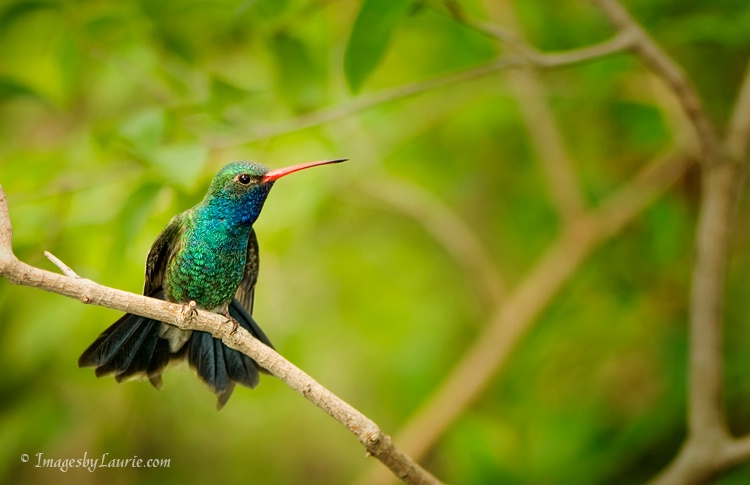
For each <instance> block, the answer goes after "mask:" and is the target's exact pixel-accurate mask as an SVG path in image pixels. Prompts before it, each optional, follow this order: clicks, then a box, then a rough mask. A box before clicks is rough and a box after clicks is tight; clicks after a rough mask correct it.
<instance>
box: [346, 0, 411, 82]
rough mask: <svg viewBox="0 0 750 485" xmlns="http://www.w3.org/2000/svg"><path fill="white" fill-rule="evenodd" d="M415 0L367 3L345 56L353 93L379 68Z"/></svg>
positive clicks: (356, 23) (347, 73)
mask: <svg viewBox="0 0 750 485" xmlns="http://www.w3.org/2000/svg"><path fill="white" fill-rule="evenodd" d="M412 3H413V2H412V0H365V1H364V3H363V4H362V9H361V10H360V11H359V15H358V16H357V20H356V21H355V22H354V27H353V28H352V33H351V35H350V36H349V43H348V44H347V45H346V53H345V54H344V73H345V74H346V80H347V82H348V83H349V87H350V89H351V90H352V91H353V92H357V91H359V89H360V88H361V87H362V85H363V84H364V82H365V80H366V79H367V77H368V76H370V74H372V72H373V71H374V70H375V68H376V67H378V64H379V63H380V61H381V60H382V58H383V55H384V54H385V49H386V47H388V42H389V41H390V39H391V35H392V34H393V29H395V28H396V25H397V24H398V21H399V20H400V19H401V17H402V16H403V15H404V13H406V11H407V10H408V8H409V7H410V6H411V4H412Z"/></svg>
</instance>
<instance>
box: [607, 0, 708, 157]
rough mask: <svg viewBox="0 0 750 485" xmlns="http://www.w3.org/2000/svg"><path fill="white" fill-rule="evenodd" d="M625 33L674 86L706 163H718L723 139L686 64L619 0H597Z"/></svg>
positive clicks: (646, 61) (650, 65)
mask: <svg viewBox="0 0 750 485" xmlns="http://www.w3.org/2000/svg"><path fill="white" fill-rule="evenodd" d="M594 1H595V2H596V3H597V4H598V5H599V7H600V8H601V9H602V11H603V12H604V13H605V15H606V16H607V17H608V18H609V20H610V21H611V22H612V24H613V25H614V26H615V27H616V28H617V29H618V30H619V31H620V33H621V34H624V35H627V36H629V37H630V40H631V44H630V47H631V49H632V50H633V52H635V54H636V55H637V56H638V57H639V58H640V59H641V61H643V63H644V64H645V65H646V66H647V67H648V68H649V69H651V70H652V71H653V72H654V73H655V74H656V75H657V76H659V77H660V78H662V79H663V80H664V81H666V83H667V84H668V85H669V86H670V88H671V89H672V91H674V94H675V95H676V96H677V98H678V100H679V101H680V104H681V105H682V108H683V109H684V110H685V114H686V115H687V117H688V118H689V119H690V122H691V124H692V125H693V128H694V129H695V132H696V134H697V136H698V139H699V141H700V145H701V149H702V151H703V163H706V164H709V165H710V164H713V163H718V162H719V158H720V147H719V139H718V136H717V135H716V131H715V129H714V126H713V124H712V123H711V120H709V118H708V116H707V115H706V112H705V111H704V109H703V106H702V103H701V100H700V97H699V96H698V93H697V92H696V90H695V87H694V86H693V84H692V83H691V82H690V79H688V77H687V76H686V75H685V72H684V71H683V70H682V68H681V67H680V66H679V65H678V64H677V63H676V62H675V61H674V60H673V59H672V58H671V57H669V55H667V53H666V52H664V50H663V49H662V48H661V47H660V46H659V44H657V43H656V42H655V41H654V40H653V39H652V38H651V36H649V35H648V33H647V32H646V31H645V30H643V28H642V27H641V26H640V24H638V22H636V21H635V20H634V19H633V17H631V16H630V14H629V13H628V11H627V10H625V9H624V8H623V6H622V5H620V3H619V2H618V1H617V0H594Z"/></svg>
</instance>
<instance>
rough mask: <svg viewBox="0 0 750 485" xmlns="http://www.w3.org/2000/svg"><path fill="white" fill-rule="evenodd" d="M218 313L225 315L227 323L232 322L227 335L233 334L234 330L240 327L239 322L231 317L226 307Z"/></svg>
mask: <svg viewBox="0 0 750 485" xmlns="http://www.w3.org/2000/svg"><path fill="white" fill-rule="evenodd" d="M220 313H221V315H223V316H225V317H227V320H229V323H231V324H232V330H231V331H230V332H229V335H234V332H236V331H237V329H238V328H240V323H239V322H238V321H237V320H235V319H234V318H232V315H230V314H229V309H228V308H227V309H226V310H224V311H222V312H220Z"/></svg>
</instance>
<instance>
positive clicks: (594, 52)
mask: <svg viewBox="0 0 750 485" xmlns="http://www.w3.org/2000/svg"><path fill="white" fill-rule="evenodd" d="M631 40H632V39H631V36H630V34H629V33H627V32H626V33H618V34H617V35H615V36H614V37H612V39H610V40H607V41H604V42H601V43H598V44H593V45H590V46H586V47H580V48H577V49H570V50H564V51H560V52H550V53H540V52H538V51H536V50H533V53H534V54H533V55H530V56H520V57H519V56H507V57H501V58H499V59H496V60H494V61H491V62H489V63H487V64H483V65H480V66H477V67H474V68H472V69H468V70H465V71H459V72H454V73H449V74H444V75H441V76H437V77H434V78H432V79H427V80H424V81H417V82H414V83H411V84H406V85H403V86H398V87H395V88H391V89H385V90H383V91H379V92H375V93H371V94H367V95H363V96H359V97H357V98H355V99H354V100H352V101H349V102H348V103H344V104H341V105H339V106H334V107H331V108H323V109H321V110H318V111H313V112H311V113H307V114H304V115H302V116H299V117H297V118H293V119H291V120H289V121H286V122H281V123H278V124H276V125H270V126H268V127H266V128H261V129H255V130H250V131H243V132H239V133H233V134H230V135H225V136H223V137H222V136H215V137H212V138H210V139H209V140H208V143H210V145H211V146H212V147H214V148H224V147H230V146H235V145H243V144H246V143H254V142H257V141H261V140H266V139H269V138H274V137H277V136H281V135H286V134H289V133H294V132H297V131H302V130H305V129H308V128H313V127H316V126H320V125H324V124H326V123H331V122H333V121H337V120H340V119H343V118H346V117H347V116H351V115H354V114H357V113H360V112H362V111H366V110H368V109H371V108H374V107H375V106H379V105H382V104H386V103H391V102H394V101H398V100H401V99H406V98H409V97H411V96H415V95H417V94H421V93H425V92H428V91H432V90H435V89H441V88H444V87H447V86H452V85H454V84H458V83H462V82H466V81H471V80H474V79H479V78H482V77H485V76H488V75H491V74H494V73H496V72H498V71H502V70H505V69H512V68H517V67H521V66H531V67H537V68H540V69H552V68H557V67H563V66H573V65H576V64H581V63H583V62H589V61H594V60H597V59H601V58H602V57H606V56H609V55H612V54H616V53H618V52H623V51H625V50H626V49H628V48H629V47H630V46H631V44H632V42H631ZM529 49H532V48H531V47H529Z"/></svg>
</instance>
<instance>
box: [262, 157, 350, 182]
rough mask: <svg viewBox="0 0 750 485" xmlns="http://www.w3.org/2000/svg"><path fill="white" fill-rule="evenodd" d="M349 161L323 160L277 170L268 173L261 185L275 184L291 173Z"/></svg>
mask: <svg viewBox="0 0 750 485" xmlns="http://www.w3.org/2000/svg"><path fill="white" fill-rule="evenodd" d="M347 160H348V158H339V159H336V160H321V161H318V162H307V163H300V164H299V165H292V166H291V167H284V168H277V169H276V170H271V171H269V172H267V173H266V174H265V175H264V176H263V178H262V179H261V181H260V183H262V184H265V183H267V182H273V181H274V180H277V179H280V178H281V177H283V176H285V175H289V174H290V173H294V172H298V171H300V170H304V169H306V168H310V167H317V166H318V165H328V164H329V163H341V162H345V161H347Z"/></svg>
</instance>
